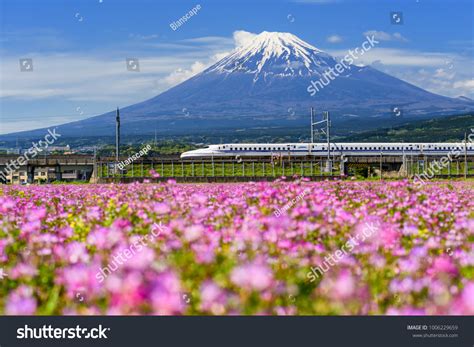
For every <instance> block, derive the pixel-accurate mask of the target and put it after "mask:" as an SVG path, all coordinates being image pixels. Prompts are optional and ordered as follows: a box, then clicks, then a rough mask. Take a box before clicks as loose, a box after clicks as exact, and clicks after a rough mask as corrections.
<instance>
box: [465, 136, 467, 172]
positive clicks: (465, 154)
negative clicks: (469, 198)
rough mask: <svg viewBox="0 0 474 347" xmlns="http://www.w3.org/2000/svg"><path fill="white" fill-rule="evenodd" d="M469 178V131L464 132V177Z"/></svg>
mask: <svg viewBox="0 0 474 347" xmlns="http://www.w3.org/2000/svg"><path fill="white" fill-rule="evenodd" d="M466 178H467V133H466V132H465V133H464V179H466Z"/></svg>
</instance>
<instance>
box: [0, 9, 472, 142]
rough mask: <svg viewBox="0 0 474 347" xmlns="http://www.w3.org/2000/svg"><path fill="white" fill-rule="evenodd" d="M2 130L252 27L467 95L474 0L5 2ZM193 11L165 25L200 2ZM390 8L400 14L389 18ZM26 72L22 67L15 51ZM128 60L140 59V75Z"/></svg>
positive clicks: (162, 69) (57, 116) (43, 120)
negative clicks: (355, 53)
mask: <svg viewBox="0 0 474 347" xmlns="http://www.w3.org/2000/svg"><path fill="white" fill-rule="evenodd" d="M0 4H1V5H0V6H1V7H0V21H1V23H0V30H1V36H0V55H1V57H0V73H1V75H0V78H1V80H0V121H1V124H0V133H10V132H14V131H21V130H30V129H34V128H38V127H45V126H52V125H57V124H61V123H64V122H69V121H74V120H79V119H83V118H87V117H90V116H94V115H98V114H101V113H104V112H107V111H110V110H112V109H114V108H115V107H116V106H120V107H123V106H127V105H130V104H133V103H135V102H139V101H142V100H145V99H148V98H150V97H153V96H155V95H157V94H159V93H161V92H162V91H165V90H166V89H169V88H170V87H172V86H174V85H176V84H178V83H180V82H182V81H183V80H185V79H187V78H189V77H191V76H192V75H194V74H196V73H199V72H200V71H202V70H203V69H204V68H206V67H207V66H210V65H211V64H213V63H214V62H216V61H217V60H218V59H220V58H222V57H224V56H225V55H226V54H228V53H229V52H231V51H232V50H233V49H235V48H236V47H238V46H239V45H242V44H245V43H246V42H248V40H250V39H251V38H252V37H253V35H254V34H256V33H260V32H262V31H264V30H266V31H282V32H291V33H293V34H295V35H297V36H299V37H300V38H301V39H303V40H305V41H307V42H309V43H310V44H312V45H314V46H316V47H318V48H320V49H322V50H325V51H327V52H328V53H330V54H333V55H336V56H342V55H345V54H346V51H347V50H348V49H351V48H354V47H358V46H360V44H361V43H362V42H363V40H364V36H365V35H367V34H374V35H375V36H376V37H377V38H379V39H380V41H381V43H380V44H379V45H378V46H377V47H376V48H374V49H373V50H371V51H370V54H368V55H366V56H364V61H363V63H365V64H372V65H373V66H374V67H375V68H378V69H380V70H382V71H384V72H387V73H389V74H392V75H394V76H396V77H398V78H401V79H403V80H405V81H408V82H410V83H413V84H415V85H417V86H419V87H422V88H424V89H427V90H429V91H431V92H434V93H438V94H442V95H447V96H452V97H456V96H459V95H465V96H468V97H471V98H474V50H473V49H474V41H473V39H474V33H473V31H474V28H473V22H474V14H473V12H474V11H473V7H474V1H472V0H449V1H448V0H445V1H440V0H374V1H364V0H360V1H355V0H352V1H351V0H295V1H258V0H253V1H242V0H240V1H223V0H222V1H204V0H202V1H201V0H196V1H185V0H179V1H156V0H155V1H152V0H146V1H145V0H133V1H132V0H128V1H125V0H62V1H60V0H54V1H53V0H42V1H38V0H34V1H33V0H0ZM198 4H199V5H200V9H199V10H198V12H197V14H196V15H195V16H193V17H191V18H190V20H189V21H188V22H186V23H185V24H184V25H182V26H181V27H179V28H178V29H177V30H172V29H171V27H170V23H172V22H174V21H176V20H178V19H179V18H180V17H181V16H183V15H184V14H185V13H186V12H188V11H190V10H191V9H192V8H194V7H195V6H196V5H198ZM391 12H402V16H403V23H402V24H399V25H397V24H393V23H392V21H391V18H390V13H391ZM24 58H28V59H32V61H33V67H32V71H20V63H19V60H20V59H24ZM126 58H137V59H138V61H139V70H140V71H139V72H133V71H128V70H127V68H126V63H125V60H126Z"/></svg>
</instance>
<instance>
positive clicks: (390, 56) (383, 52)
mask: <svg viewBox="0 0 474 347" xmlns="http://www.w3.org/2000/svg"><path fill="white" fill-rule="evenodd" d="M350 49H351V50H354V49H355V47H352V48H350ZM326 51H327V52H328V53H330V54H332V55H335V56H338V57H343V56H345V55H346V54H348V53H349V50H331V49H327V50H326ZM447 58H448V56H447V55H446V54H444V53H436V52H419V51H414V50H407V49H396V48H381V47H377V46H375V47H374V48H372V49H371V50H370V51H366V52H365V53H364V54H363V55H358V59H357V60H355V62H356V63H357V64H364V65H370V64H372V63H374V62H377V61H380V62H381V63H382V64H384V65H397V66H438V67H439V66H444V65H445V62H446V59H447Z"/></svg>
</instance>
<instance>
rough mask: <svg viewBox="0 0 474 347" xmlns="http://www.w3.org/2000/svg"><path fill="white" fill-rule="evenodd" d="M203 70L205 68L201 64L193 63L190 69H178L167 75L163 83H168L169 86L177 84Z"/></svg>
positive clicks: (198, 62)
mask: <svg viewBox="0 0 474 347" xmlns="http://www.w3.org/2000/svg"><path fill="white" fill-rule="evenodd" d="M205 68H206V65H205V64H203V63H201V62H200V61H196V62H194V63H193V65H191V68H190V69H182V68H179V69H177V70H175V71H173V72H172V73H171V74H169V75H168V76H167V77H166V78H165V82H166V83H168V84H169V85H176V84H179V83H181V82H184V81H186V80H187V79H189V78H191V77H193V76H194V75H197V74H198V73H200V72H201V71H203V70H204V69H205Z"/></svg>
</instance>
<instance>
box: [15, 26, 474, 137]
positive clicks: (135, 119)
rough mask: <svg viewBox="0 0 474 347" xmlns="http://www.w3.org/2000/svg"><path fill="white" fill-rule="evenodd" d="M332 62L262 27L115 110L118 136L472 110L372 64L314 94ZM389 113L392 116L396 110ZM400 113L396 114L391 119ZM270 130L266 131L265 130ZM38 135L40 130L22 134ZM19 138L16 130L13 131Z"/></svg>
mask: <svg viewBox="0 0 474 347" xmlns="http://www.w3.org/2000/svg"><path fill="white" fill-rule="evenodd" d="M338 62H339V61H338V60H336V58H334V57H333V56H331V55H329V54H328V53H326V52H324V51H322V50H320V49H318V48H316V47H314V46H312V45H310V44H309V43H307V42H305V41H303V40H301V39H299V38H298V37H296V36H295V35H293V34H290V33H279V32H262V33H261V34H259V35H257V36H256V37H255V38H254V39H253V40H252V42H251V43H250V44H248V45H246V46H242V47H240V48H238V49H236V50H235V51H233V52H232V53H231V54H229V55H228V56H226V57H224V58H223V59H222V60H220V61H218V62H217V63H215V64H214V65H212V66H210V67H209V68H207V69H206V70H204V71H202V72H201V73H199V74H197V75H195V76H194V77H192V78H190V79H188V80H186V81H184V82H182V83H181V84H179V85H177V86H175V87H173V88H171V89H169V90H167V91H165V92H163V93H161V94H159V95H158V96H156V97H153V98H151V99H149V100H146V101H143V102H140V103H137V104H134V105H131V106H128V107H125V108H123V109H121V117H122V132H123V134H124V135H150V134H153V133H154V132H155V129H156V130H157V131H158V133H159V134H183V135H185V134H193V133H194V132H196V131H206V130H209V131H216V130H217V131H219V129H234V130H236V129H240V130H242V129H251V128H262V127H263V128H268V129H271V128H274V127H280V128H281V127H296V126H303V125H304V126H306V125H308V122H309V118H308V114H309V108H310V107H311V106H313V107H315V108H316V110H317V111H323V110H328V111H330V112H331V116H332V120H333V122H334V124H335V125H337V124H341V125H342V124H357V126H358V127H360V128H363V129H370V128H375V127H382V126H386V125H391V124H394V123H397V122H400V119H401V118H403V121H404V122H406V121H407V120H412V119H413V120H415V119H420V118H428V117H434V116H440V115H448V114H456V113H463V112H470V111H473V110H474V101H472V100H470V99H468V98H449V97H445V96H441V95H437V94H433V93H431V92H428V91H426V90H423V89H421V88H419V87H416V86H414V85H412V84H410V83H407V82H404V81H402V80H400V79H398V78H395V77H392V76H390V75H388V74H385V73H383V72H381V71H378V70H376V69H375V68H372V67H371V66H356V65H350V67H349V68H348V69H347V70H345V71H344V72H343V73H341V75H340V76H339V77H337V78H335V79H334V80H333V81H331V82H330V83H329V84H328V85H327V86H326V87H324V89H321V90H320V91H319V92H318V93H316V94H315V95H314V96H311V94H310V93H309V92H308V87H309V86H310V85H311V81H317V80H319V79H320V78H321V77H323V74H324V73H325V72H327V71H328V70H329V69H330V68H334V67H335V66H336V64H338ZM394 113H395V114H394ZM397 116H399V117H397ZM114 122H115V117H114V112H109V113H106V114H103V115H100V116H95V117H92V118H88V119H85V120H82V121H77V122H73V123H67V124H64V125H60V126H59V127H58V132H59V133H61V134H63V135H65V136H66V137H68V136H81V137H84V136H104V135H109V136H110V135H113V134H114V126H115V125H114ZM269 131H270V130H269ZM35 133H36V134H39V135H41V134H42V133H43V130H42V129H39V130H36V131H28V132H23V133H22V135H27V134H28V135H30V136H33V135H34V134H35ZM15 135H16V136H18V134H15Z"/></svg>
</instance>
